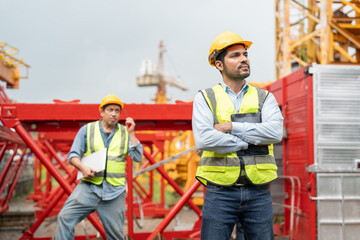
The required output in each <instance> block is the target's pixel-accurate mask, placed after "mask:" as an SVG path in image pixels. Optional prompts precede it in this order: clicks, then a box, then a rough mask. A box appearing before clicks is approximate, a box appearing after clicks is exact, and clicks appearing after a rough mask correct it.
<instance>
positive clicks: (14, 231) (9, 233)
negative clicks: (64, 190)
mask: <svg viewBox="0 0 360 240" xmlns="http://www.w3.org/2000/svg"><path fill="white" fill-rule="evenodd" d="M8 211H10V212H11V211H24V212H28V211H35V203H34V202H33V201H31V200H25V201H21V202H12V203H11V204H10V208H9V210H8ZM196 220H198V217H197V215H196V213H195V212H194V211H193V210H192V209H189V208H187V207H185V208H183V209H182V210H181V211H180V212H179V213H178V214H177V215H176V217H175V219H174V220H173V221H172V222H171V223H170V224H169V225H168V227H167V228H166V229H165V230H168V231H169V230H191V229H192V227H193V225H194V223H195V221H196ZM161 221H162V218H144V222H143V228H142V229H140V228H139V227H137V225H136V224H135V223H134V232H152V231H153V230H155V229H156V227H157V226H158V225H159V223H160V222H161ZM26 229H27V228H25V227H22V226H19V227H14V226H13V227H5V228H4V227H0V236H1V237H0V239H1V240H15V239H19V238H20V237H21V236H22V235H23V232H24V231H25V230H26ZM55 231H56V217H52V218H48V219H46V220H45V221H44V222H43V223H42V224H41V225H40V227H39V228H38V229H37V230H36V232H35V234H34V237H53V236H54V235H55ZM127 231H128V226H127V221H126V220H125V224H124V233H125V234H126V233H127ZM75 234H76V235H86V234H88V235H94V234H97V231H96V229H95V228H94V227H93V226H92V224H91V223H90V222H89V221H88V220H87V219H86V220H84V221H83V222H80V223H79V224H78V225H77V226H76V228H75Z"/></svg>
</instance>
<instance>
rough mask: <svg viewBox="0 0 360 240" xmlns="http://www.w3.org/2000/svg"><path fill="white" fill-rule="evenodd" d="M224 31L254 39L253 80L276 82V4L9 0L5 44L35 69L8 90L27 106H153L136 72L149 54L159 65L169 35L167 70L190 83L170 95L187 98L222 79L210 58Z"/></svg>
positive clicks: (3, 12) (261, 0)
mask: <svg viewBox="0 0 360 240" xmlns="http://www.w3.org/2000/svg"><path fill="white" fill-rule="evenodd" d="M223 31H233V32H235V33H237V34H239V35H240V36H241V37H242V38H244V39H245V40H250V41H253V45H252V46H251V48H250V49H249V58H250V64H251V76H250V78H249V80H250V81H254V82H268V81H274V80H275V66H274V53H275V50H274V45H275V43H274V42H275V39H274V38H275V27H274V1H270V0H221V1H220V0H178V1H175V0H133V1H129V0H127V1H125V0H62V1H55V0H31V1H29V0H22V1H20V0H11V1H4V0H3V1H1V3H0V42H6V43H8V44H10V45H12V46H14V47H16V48H18V49H19V51H20V53H19V54H18V55H16V57H17V58H22V59H23V60H24V61H25V62H26V63H27V64H29V65H30V66H31V68H30V69H29V78H28V79H22V80H20V88H19V89H16V90H12V89H7V90H6V93H7V95H8V96H9V97H10V98H11V99H13V100H15V101H17V102H25V103H52V102H53V99H60V100H63V101H70V100H74V99H80V102H81V103H99V102H100V101H101V99H102V97H103V96H105V95H107V94H110V93H113V94H116V95H118V96H119V97H120V99H121V100H123V101H124V102H125V103H152V101H151V100H150V99H151V98H153V97H154V96H155V93H156V90H157V89H156V87H138V86H137V85H136V77H137V76H139V75H140V66H141V62H142V60H143V59H146V58H147V59H151V60H152V62H154V63H155V64H156V63H157V61H158V52H159V51H158V45H159V42H160V40H162V41H164V44H165V46H166V49H167V52H166V53H165V56H164V60H165V63H164V68H165V72H166V73H167V74H169V75H172V76H174V77H180V79H181V80H182V81H183V82H184V83H185V84H186V85H187V86H188V88H189V90H188V91H182V90H180V89H178V88H175V87H170V86H167V97H169V98H171V101H170V103H174V101H175V100H182V101H188V100H190V99H193V97H194V96H195V94H196V92H197V91H198V90H200V89H203V88H207V87H211V86H213V85H215V84H216V83H218V82H219V81H220V80H221V76H220V74H219V73H218V71H217V70H216V69H215V68H214V67H211V66H210V65H209V64H208V61H207V56H208V53H209V48H210V45H211V42H212V41H213V39H214V38H215V37H216V36H217V35H219V34H220V33H221V32H223ZM22 73H23V74H24V73H25V71H23V72H22ZM0 84H2V85H4V84H3V83H0Z"/></svg>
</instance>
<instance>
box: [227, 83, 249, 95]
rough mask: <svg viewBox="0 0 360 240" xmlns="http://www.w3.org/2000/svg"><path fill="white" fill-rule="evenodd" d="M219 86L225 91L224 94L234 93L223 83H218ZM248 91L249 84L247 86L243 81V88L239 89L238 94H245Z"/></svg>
mask: <svg viewBox="0 0 360 240" xmlns="http://www.w3.org/2000/svg"><path fill="white" fill-rule="evenodd" d="M220 85H221V86H222V88H223V89H224V91H225V92H226V93H229V92H234V91H233V90H231V88H230V87H229V86H228V85H226V84H225V83H224V81H221V82H220ZM248 89H249V84H248V82H247V81H246V80H245V84H244V86H243V88H242V89H241V91H240V93H241V92H247V90H248ZM240 93H239V94H240Z"/></svg>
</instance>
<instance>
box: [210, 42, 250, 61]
mask: <svg viewBox="0 0 360 240" xmlns="http://www.w3.org/2000/svg"><path fill="white" fill-rule="evenodd" d="M238 44H243V45H244V46H245V49H249V48H250V46H251V44H252V42H251V41H238V42H234V43H232V44H231V45H228V46H225V47H224V48H223V49H221V50H220V51H217V52H215V51H214V52H213V53H211V54H210V55H209V57H208V60H209V63H210V65H211V66H214V67H215V58H216V57H217V55H219V53H220V52H222V51H223V50H224V49H227V48H229V47H231V46H234V45H238Z"/></svg>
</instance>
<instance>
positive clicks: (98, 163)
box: [77, 148, 107, 180]
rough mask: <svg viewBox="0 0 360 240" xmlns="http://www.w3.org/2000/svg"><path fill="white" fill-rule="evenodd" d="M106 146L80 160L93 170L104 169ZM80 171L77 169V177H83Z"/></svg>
mask: <svg viewBox="0 0 360 240" xmlns="http://www.w3.org/2000/svg"><path fill="white" fill-rule="evenodd" d="M106 152H107V151H106V148H103V149H101V150H99V151H97V152H94V153H92V154H90V155H87V156H85V157H83V158H82V159H81V162H82V163H83V164H84V165H85V166H88V167H91V168H92V169H94V170H95V172H100V171H103V170H105V165H106ZM83 177H84V176H83V174H82V172H81V171H78V174H77V179H78V180H79V179H81V178H83Z"/></svg>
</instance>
